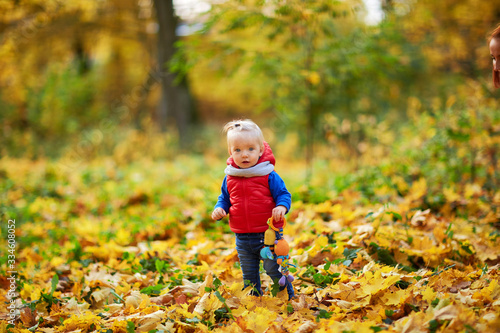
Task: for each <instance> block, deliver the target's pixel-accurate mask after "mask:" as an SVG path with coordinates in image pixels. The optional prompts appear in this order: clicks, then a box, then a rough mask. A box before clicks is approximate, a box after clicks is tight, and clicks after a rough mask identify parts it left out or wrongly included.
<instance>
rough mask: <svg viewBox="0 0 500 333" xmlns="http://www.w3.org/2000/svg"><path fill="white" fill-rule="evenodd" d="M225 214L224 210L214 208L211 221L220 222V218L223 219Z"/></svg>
mask: <svg viewBox="0 0 500 333" xmlns="http://www.w3.org/2000/svg"><path fill="white" fill-rule="evenodd" d="M226 215H227V213H226V211H225V210H224V209H222V208H220V207H219V208H216V209H214V211H213V212H212V219H213V220H220V219H222V218H224V216H226Z"/></svg>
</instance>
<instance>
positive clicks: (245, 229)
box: [227, 142, 283, 233]
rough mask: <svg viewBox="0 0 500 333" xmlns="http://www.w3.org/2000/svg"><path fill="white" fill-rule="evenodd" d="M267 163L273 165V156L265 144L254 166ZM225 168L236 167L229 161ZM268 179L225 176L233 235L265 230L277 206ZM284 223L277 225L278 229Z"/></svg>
mask: <svg viewBox="0 0 500 333" xmlns="http://www.w3.org/2000/svg"><path fill="white" fill-rule="evenodd" d="M265 161H269V162H270V163H271V164H273V165H274V164H275V162H276V160H275V158H274V155H273V152H272V150H271V148H270V147H269V145H268V144H267V142H264V153H263V154H262V156H261V157H260V158H259V161H258V162H257V164H259V163H262V162H265ZM227 164H228V165H232V166H234V167H238V166H237V165H236V164H235V163H234V161H233V159H232V157H229V158H228V159H227ZM268 179H269V175H266V176H257V177H250V178H246V177H235V176H227V189H228V192H229V196H230V201H231V207H230V208H229V226H230V228H231V231H233V232H235V233H256V232H264V231H266V230H267V228H268V225H267V220H268V219H269V218H270V217H271V216H272V211H273V208H274V207H276V202H275V201H274V199H273V196H272V195H271V190H270V189H269V181H268ZM282 225H283V223H276V224H275V225H274V226H275V227H277V228H280V227H282Z"/></svg>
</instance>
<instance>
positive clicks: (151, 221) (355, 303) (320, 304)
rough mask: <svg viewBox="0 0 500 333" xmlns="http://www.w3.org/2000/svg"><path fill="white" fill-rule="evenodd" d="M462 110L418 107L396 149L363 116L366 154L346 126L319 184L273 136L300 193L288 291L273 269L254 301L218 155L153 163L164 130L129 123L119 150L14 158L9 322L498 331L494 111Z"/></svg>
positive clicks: (7, 188)
mask: <svg viewBox="0 0 500 333" xmlns="http://www.w3.org/2000/svg"><path fill="white" fill-rule="evenodd" d="M450 107H451V105H450ZM454 115H456V119H455V118H453V116H451V115H450V114H443V115H442V116H440V117H436V116H433V117H432V116H429V115H426V114H425V113H424V114H420V115H419V117H418V119H417V118H415V121H414V122H413V124H412V125H411V126H407V127H405V128H403V129H402V133H405V134H401V135H400V138H401V140H400V142H399V143H398V144H394V142H393V141H394V140H391V139H390V138H392V137H394V136H395V135H397V132H395V131H393V130H390V129H388V128H387V126H385V125H384V124H383V123H379V124H377V125H372V126H371V127H367V128H365V132H366V133H368V136H367V137H368V139H367V141H366V142H365V146H366V149H365V150H364V153H363V154H362V155H360V157H359V158H357V161H358V162H357V163H356V165H354V166H353V164H352V160H350V159H349V158H347V157H348V156H349V155H348V153H347V152H349V148H348V145H347V143H346V142H344V141H341V139H339V138H338V137H337V139H335V140H336V141H335V142H334V145H333V146H334V147H335V149H336V150H335V152H336V153H335V154H331V153H330V150H328V149H330V148H331V147H330V148H328V147H323V148H324V149H327V150H326V151H328V152H329V153H330V159H328V160H322V161H320V160H318V162H317V164H316V173H315V176H314V177H313V179H312V180H311V183H310V184H309V185H305V184H304V181H303V179H301V177H298V176H297V175H301V174H303V173H304V165H303V163H301V162H300V161H289V160H287V159H286V158H285V156H286V149H287V146H288V143H287V142H285V143H279V142H275V143H273V142H271V144H272V145H273V144H274V146H275V147H276V149H275V151H276V154H277V158H278V163H277V168H278V171H279V172H280V174H281V175H282V177H283V178H284V180H285V181H286V183H287V186H288V187H289V190H290V191H291V192H292V194H293V204H292V210H291V212H290V213H289V215H288V221H289V223H288V225H287V227H286V229H285V232H284V234H285V237H286V239H287V240H288V242H289V244H290V256H291V262H292V263H294V264H295V265H296V266H297V269H294V268H293V267H291V272H292V274H293V275H294V277H295V281H294V282H293V285H294V287H295V290H296V295H297V297H296V298H295V299H293V300H291V301H288V298H287V295H286V294H283V293H280V292H278V290H277V288H274V287H273V284H272V283H271V281H269V279H268V278H267V277H266V276H265V274H263V278H264V280H265V283H264V286H265V295H264V296H263V297H260V298H259V297H253V296H249V292H250V290H249V289H243V281H242V275H241V270H240V268H239V263H238V257H237V255H236V252H235V248H234V247H235V246H234V236H233V235H232V234H231V233H230V232H229V230H228V227H227V221H226V220H222V221H219V222H213V221H211V220H210V219H209V213H210V211H211V209H212V208H213V205H214V203H215V200H216V197H217V195H218V192H219V189H220V182H221V179H222V167H223V164H224V160H225V158H223V157H222V156H220V157H218V156H217V155H214V154H213V153H212V152H207V153H206V154H205V155H200V156H196V155H191V156H186V155H177V156H175V157H173V156H172V158H169V159H166V158H158V157H157V158H153V157H148V156H147V154H144V153H140V151H141V150H140V148H141V147H149V149H150V150H149V151H150V152H154V151H155V149H156V148H155V146H154V142H158V140H157V139H155V140H153V141H148V137H146V136H141V135H140V134H138V133H135V134H134V133H129V138H135V139H130V140H131V141H130V142H129V143H128V144H127V143H126V142H124V145H122V146H119V147H116V149H115V151H114V153H113V154H112V155H109V156H107V157H96V158H92V159H78V158H75V157H74V156H73V157H70V156H72V155H68V156H66V157H62V158H60V159H57V160H46V159H39V160H30V159H22V158H9V157H4V158H2V160H1V165H2V167H1V171H0V177H1V179H2V192H3V195H2V207H3V210H2V212H3V214H4V217H3V219H4V220H6V219H7V218H8V219H13V218H15V219H16V229H15V230H16V239H17V244H18V247H17V248H16V251H15V255H16V265H17V266H16V269H17V271H18V274H17V280H16V284H17V290H16V297H15V302H16V311H17V315H18V317H17V319H16V322H15V326H8V325H7V319H8V318H7V315H6V314H7V313H8V309H7V305H8V304H9V299H8V298H7V292H6V291H7V290H8V288H9V281H8V280H7V279H6V277H7V271H8V270H7V269H6V268H5V267H6V265H2V270H3V273H4V274H3V277H2V278H1V280H0V282H1V284H0V287H1V288H2V289H3V291H2V293H0V298H1V300H2V302H1V305H0V306H1V307H2V309H1V310H2V313H3V315H2V316H3V317H2V319H3V321H2V323H1V325H2V331H5V330H9V331H11V332H28V331H32V332H33V331H34V332H91V331H100V332H133V331H137V332H151V331H152V332H169V331H170V332H174V331H175V332H206V331H220V332H223V331H225V332H312V331H318V332H379V331H382V330H386V331H389V332H496V331H498V330H499V328H500V319H499V317H498V313H499V308H500V301H499V296H500V284H499V282H500V272H499V265H498V263H499V255H500V248H499V236H500V232H499V230H498V221H499V211H498V207H499V204H500V193H499V192H498V191H497V182H498V177H497V174H496V172H497V171H496V170H495V169H494V168H492V165H493V164H492V160H491V153H492V152H493V153H494V152H495V151H496V150H497V149H498V137H497V136H495V135H494V134H491V133H494V131H495V129H496V131H497V130H498V119H497V118H495V116H492V114H491V113H489V112H479V113H477V112H472V111H470V112H469V111H464V112H461V111H460V110H458V109H457V110H455V112H454ZM464 117H465V118H466V119H469V120H470V121H468V122H465V123H464V122H461V120H460V119H464ZM454 119H455V120H454ZM330 120H331V123H330V125H331V126H332V128H333V126H334V125H335V119H330ZM363 122H364V120H363V119H360V121H359V123H360V124H362V123H363ZM368 123H369V122H368ZM370 133H371V134H370ZM444 135H448V136H447V137H445V140H442V139H443V136H444ZM370 138H372V139H370ZM373 138H378V141H374V140H373ZM480 138H485V140H482V139H480ZM289 139H290V140H292V139H293V136H290V138H289ZM332 140H334V139H333V138H332ZM332 142H333V141H332ZM384 142H387V144H384ZM342 147H344V148H342ZM442 149H443V150H445V152H446V157H447V163H442V162H440V161H441V158H442V156H441V155H439V154H440V152H441V150H442ZM221 150H223V149H221ZM137 151H139V153H137ZM143 151H145V150H143ZM415 151H419V154H415ZM127 152H130V153H127ZM134 152H135V153H136V154H135V155H134ZM470 152H476V153H477V156H476V158H475V159H473V160H470V155H469V153H470ZM319 153H320V152H318V154H319ZM344 153H345V155H346V158H344V157H343V156H344ZM350 156H352V155H350ZM459 164H462V168H458V167H457V165H459ZM6 234H7V233H6V231H5V229H4V228H3V227H2V237H4V238H5V237H6V236H5V235H6ZM2 251H4V249H2ZM2 253H6V252H2ZM6 258H7V256H6V255H4V254H2V260H3V261H4V262H6ZM4 291H5V292H4Z"/></svg>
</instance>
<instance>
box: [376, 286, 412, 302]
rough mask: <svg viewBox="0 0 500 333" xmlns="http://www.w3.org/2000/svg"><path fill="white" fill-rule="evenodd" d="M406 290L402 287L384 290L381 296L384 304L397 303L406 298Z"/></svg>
mask: <svg viewBox="0 0 500 333" xmlns="http://www.w3.org/2000/svg"><path fill="white" fill-rule="evenodd" d="M408 296H409V295H408V292H407V291H406V290H404V289H399V290H397V291H390V292H386V293H385V294H384V296H383V297H382V300H383V301H384V304H385V305H399V304H401V303H403V302H404V301H405V300H406V298H408Z"/></svg>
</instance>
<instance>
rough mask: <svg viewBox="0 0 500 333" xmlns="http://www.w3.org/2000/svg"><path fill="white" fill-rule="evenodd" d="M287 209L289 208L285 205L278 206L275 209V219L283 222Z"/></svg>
mask: <svg viewBox="0 0 500 333" xmlns="http://www.w3.org/2000/svg"><path fill="white" fill-rule="evenodd" d="M286 210H287V209H286V207H285V206H276V207H275V208H274V209H273V220H274V221H276V222H281V221H282V220H283V218H284V217H285V214H286Z"/></svg>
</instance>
